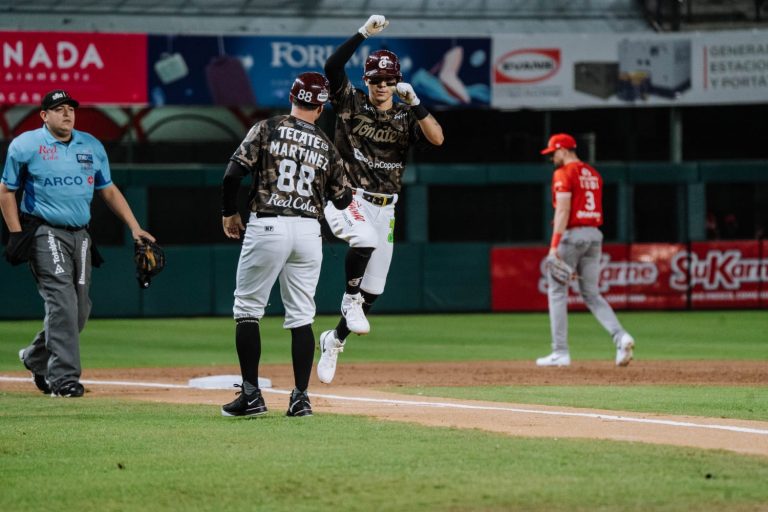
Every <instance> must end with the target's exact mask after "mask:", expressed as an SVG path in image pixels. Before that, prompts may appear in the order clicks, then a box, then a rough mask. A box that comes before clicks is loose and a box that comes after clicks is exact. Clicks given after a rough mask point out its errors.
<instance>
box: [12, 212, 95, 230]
mask: <svg viewBox="0 0 768 512" xmlns="http://www.w3.org/2000/svg"><path fill="white" fill-rule="evenodd" d="M21 217H22V218H24V217H29V218H32V219H37V220H39V221H40V222H41V223H42V224H45V225H46V226H51V227H52V228H56V229H63V230H66V231H80V230H81V229H86V228H87V227H88V226H87V225H85V226H57V225H56V224H51V223H50V222H48V221H47V220H45V219H42V218H40V217H38V216H37V215H30V214H28V213H22V214H21Z"/></svg>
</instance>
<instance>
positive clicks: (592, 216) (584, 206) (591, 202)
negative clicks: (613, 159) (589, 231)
mask: <svg viewBox="0 0 768 512" xmlns="http://www.w3.org/2000/svg"><path fill="white" fill-rule="evenodd" d="M567 192H570V193H571V214H570V216H569V217H568V228H573V227H577V226H593V227H598V226H602V225H603V178H602V176H600V173H598V172H597V171H596V170H595V168H594V167H592V166H591V165H589V164H585V163H584V162H571V163H569V164H565V165H564V166H562V167H560V168H558V169H557V170H556V171H555V173H554V174H553V175H552V206H555V207H556V206H557V194H558V193H567Z"/></svg>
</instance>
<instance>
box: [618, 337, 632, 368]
mask: <svg viewBox="0 0 768 512" xmlns="http://www.w3.org/2000/svg"><path fill="white" fill-rule="evenodd" d="M634 348H635V340H634V338H632V336H630V335H629V333H626V332H625V333H624V334H622V335H621V339H620V340H619V344H618V345H617V346H616V366H627V365H628V364H629V362H630V361H631V360H632V355H633V354H632V350H633V349H634Z"/></svg>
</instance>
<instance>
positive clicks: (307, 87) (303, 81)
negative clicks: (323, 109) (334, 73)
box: [291, 71, 330, 107]
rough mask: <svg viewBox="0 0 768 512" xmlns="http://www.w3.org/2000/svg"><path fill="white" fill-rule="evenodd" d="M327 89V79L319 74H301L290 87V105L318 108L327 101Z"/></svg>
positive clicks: (328, 85)
mask: <svg viewBox="0 0 768 512" xmlns="http://www.w3.org/2000/svg"><path fill="white" fill-rule="evenodd" d="M329 89H330V84H329V83H328V79H327V78H325V77H324V76H323V75H321V74H320V73H315V72H312V71H310V72H307V73H302V74H300V75H299V76H297V77H296V80H294V81H293V85H292V86H291V103H300V104H303V105H314V106H316V107H319V106H320V105H323V104H325V102H326V101H328V96H329Z"/></svg>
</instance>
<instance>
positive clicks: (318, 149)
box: [232, 115, 347, 218]
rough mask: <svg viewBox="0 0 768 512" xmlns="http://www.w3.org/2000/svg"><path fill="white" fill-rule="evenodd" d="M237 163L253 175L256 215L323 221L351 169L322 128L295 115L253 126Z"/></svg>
mask: <svg viewBox="0 0 768 512" xmlns="http://www.w3.org/2000/svg"><path fill="white" fill-rule="evenodd" d="M232 160H234V161H235V162H237V163H239V164H240V165H242V166H243V167H244V168H245V169H248V170H249V171H250V172H251V173H252V174H253V184H252V185H251V190H250V194H249V195H248V197H249V203H248V206H249V207H250V209H251V211H252V212H263V213H274V214H277V215H285V216H289V217H291V216H293V217H295V216H302V217H314V218H320V217H322V216H323V207H324V206H325V200H326V199H328V200H333V199H338V198H339V197H340V196H341V195H342V194H343V193H344V190H345V188H346V186H347V182H346V178H345V176H344V174H345V171H346V166H345V164H344V161H343V160H342V159H341V156H340V155H339V152H338V150H336V148H335V147H334V145H333V144H332V143H331V141H330V139H329V138H328V136H327V135H326V134H325V133H323V131H322V130H321V129H319V128H318V127H317V126H315V125H314V124H311V123H307V122H304V121H302V120H300V119H297V118H295V117H293V116H289V115H285V116H276V117H272V118H269V119H265V120H263V121H260V122H258V123H256V124H255V125H253V128H251V130H250V131H249V132H248V135H246V136H245V139H243V142H241V143H240V147H238V148H237V151H235V154H234V155H232Z"/></svg>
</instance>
